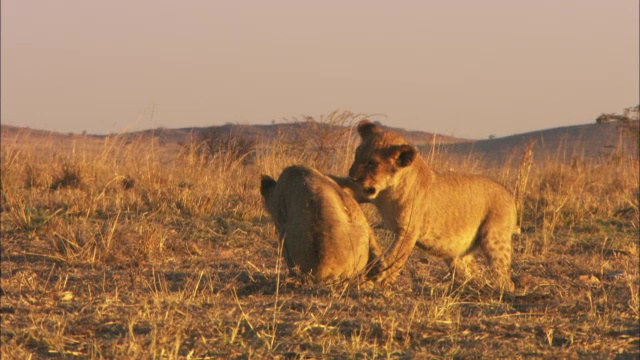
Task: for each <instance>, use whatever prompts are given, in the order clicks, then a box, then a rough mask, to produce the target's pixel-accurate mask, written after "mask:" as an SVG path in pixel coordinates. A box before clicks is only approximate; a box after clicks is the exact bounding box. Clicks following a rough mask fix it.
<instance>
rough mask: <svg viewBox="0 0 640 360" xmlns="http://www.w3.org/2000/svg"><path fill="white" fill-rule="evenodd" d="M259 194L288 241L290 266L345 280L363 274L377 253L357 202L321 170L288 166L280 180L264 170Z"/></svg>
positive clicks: (285, 252) (320, 277)
mask: <svg viewBox="0 0 640 360" xmlns="http://www.w3.org/2000/svg"><path fill="white" fill-rule="evenodd" d="M260 193H261V194H262V197H263V198H264V203H265V207H266V209H267V211H268V212H269V214H270V215H271V218H272V219H273V222H274V223H275V225H276V229H277V231H278V233H279V236H280V240H281V241H284V246H283V255H284V256H285V258H286V261H287V264H288V266H289V268H291V269H293V268H299V270H300V271H301V272H302V273H305V274H310V275H312V276H313V277H315V278H316V279H318V280H329V279H342V278H347V277H350V276H352V275H356V274H360V273H363V272H364V271H365V268H366V267H367V264H368V263H370V262H371V263H373V262H376V260H377V259H378V258H379V256H380V253H381V251H380V248H379V247H378V244H377V242H376V240H375V238H374V235H373V231H372V230H371V227H370V226H369V223H368V222H367V219H366V218H365V216H364V214H363V213H362V210H361V209H360V206H359V205H358V203H357V202H356V201H355V199H353V197H351V196H350V195H348V194H347V193H345V192H344V191H343V190H342V188H341V187H340V186H339V185H338V184H337V183H336V182H335V181H333V180H332V179H331V178H329V177H327V176H325V175H323V174H321V173H320V172H318V171H317V170H314V169H311V168H308V167H304V166H290V167H287V168H286V169H284V170H283V171H282V174H280V177H279V178H278V181H276V180H274V179H272V178H271V177H269V176H266V175H263V176H262V181H261V184H260ZM370 260H371V261H370ZM374 265H375V264H372V266H374Z"/></svg>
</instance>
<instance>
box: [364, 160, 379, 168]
mask: <svg viewBox="0 0 640 360" xmlns="http://www.w3.org/2000/svg"><path fill="white" fill-rule="evenodd" d="M376 166H378V162H377V161H375V160H369V161H367V167H368V168H369V169H373V168H375V167H376Z"/></svg>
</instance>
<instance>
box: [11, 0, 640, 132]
mask: <svg viewBox="0 0 640 360" xmlns="http://www.w3.org/2000/svg"><path fill="white" fill-rule="evenodd" d="M1 6H2V9H1V16H2V19H1V50H2V52H1V61H2V62H1V78H0V79H1V83H2V84H1V85H2V86H1V93H0V94H1V110H2V112H1V121H2V123H5V124H12V125H18V126H28V127H31V128H36V129H46V130H56V131H61V132H77V133H79V132H82V131H84V130H86V131H87V132H89V133H94V134H103V133H109V132H120V131H123V130H139V129H149V128H156V127H160V126H163V127H169V128H179V127H189V126H209V125H221V124H224V123H226V122H231V123H239V124H266V123H270V122H271V121H272V120H275V121H277V122H279V121H281V120H282V119H283V118H289V119H290V118H292V117H294V116H300V115H311V116H319V115H321V114H328V113H330V112H332V111H333V110H336V109H341V110H350V111H353V112H355V113H367V114H385V117H381V116H377V117H372V119H373V120H380V121H382V122H383V123H384V124H388V125H391V126H398V127H403V128H407V129H416V130H425V131H432V132H438V133H440V134H448V135H454V136H458V137H466V138H480V139H481V138H486V137H487V136H489V135H491V134H493V135H496V136H506V135H511V134H514V133H522V132H526V131H532V130H539V129H544V128H551V127H557V126H566V125H573V124H585V123H591V122H594V121H595V118H596V117H597V116H598V115H599V114H601V113H603V112H616V113H621V112H622V110H623V108H625V107H629V106H633V105H637V104H638V102H639V100H638V98H639V96H640V95H639V93H638V92H639V90H638V88H639V77H640V75H639V67H640V65H639V55H638V54H639V51H640V50H639V36H638V33H639V20H638V17H639V16H638V13H639V1H638V0H536V1H529V0H482V1H477V0H458V1H444V0H439V1H435V0H434V1H427V0H413V1H371V0H368V1H349V0H341V1H334V0H329V1H300V0H275V1H259V0H245V1H211V0H189V1H167V0H127V1H124V0H110V1H87V0H56V1H53V0H3V1H2V4H1ZM152 110H153V111H152Z"/></svg>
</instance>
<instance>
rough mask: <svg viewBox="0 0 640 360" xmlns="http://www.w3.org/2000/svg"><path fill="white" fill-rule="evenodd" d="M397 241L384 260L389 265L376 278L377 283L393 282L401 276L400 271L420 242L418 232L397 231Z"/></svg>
mask: <svg viewBox="0 0 640 360" xmlns="http://www.w3.org/2000/svg"><path fill="white" fill-rule="evenodd" d="M395 234H396V235H395V240H394V242H393V244H392V245H391V250H390V251H389V252H388V253H387V254H385V255H384V259H385V261H386V262H387V264H389V265H388V266H387V267H385V268H384V269H383V270H382V271H381V272H380V274H379V275H378V276H377V277H375V279H374V280H375V281H376V282H392V281H394V280H395V278H396V277H398V275H399V274H400V270H402V268H403V267H404V264H405V263H406V262H407V260H408V259H409V255H411V251H412V250H413V248H414V247H415V246H416V242H417V241H418V232H417V231H404V230H398V231H395Z"/></svg>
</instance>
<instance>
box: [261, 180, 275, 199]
mask: <svg viewBox="0 0 640 360" xmlns="http://www.w3.org/2000/svg"><path fill="white" fill-rule="evenodd" d="M277 184H278V182H277V181H275V180H274V179H273V178H272V177H270V176H267V175H262V177H261V180H260V194H262V197H263V198H265V199H267V198H268V197H269V195H271V192H273V189H274V188H275V187H276V185H277Z"/></svg>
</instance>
